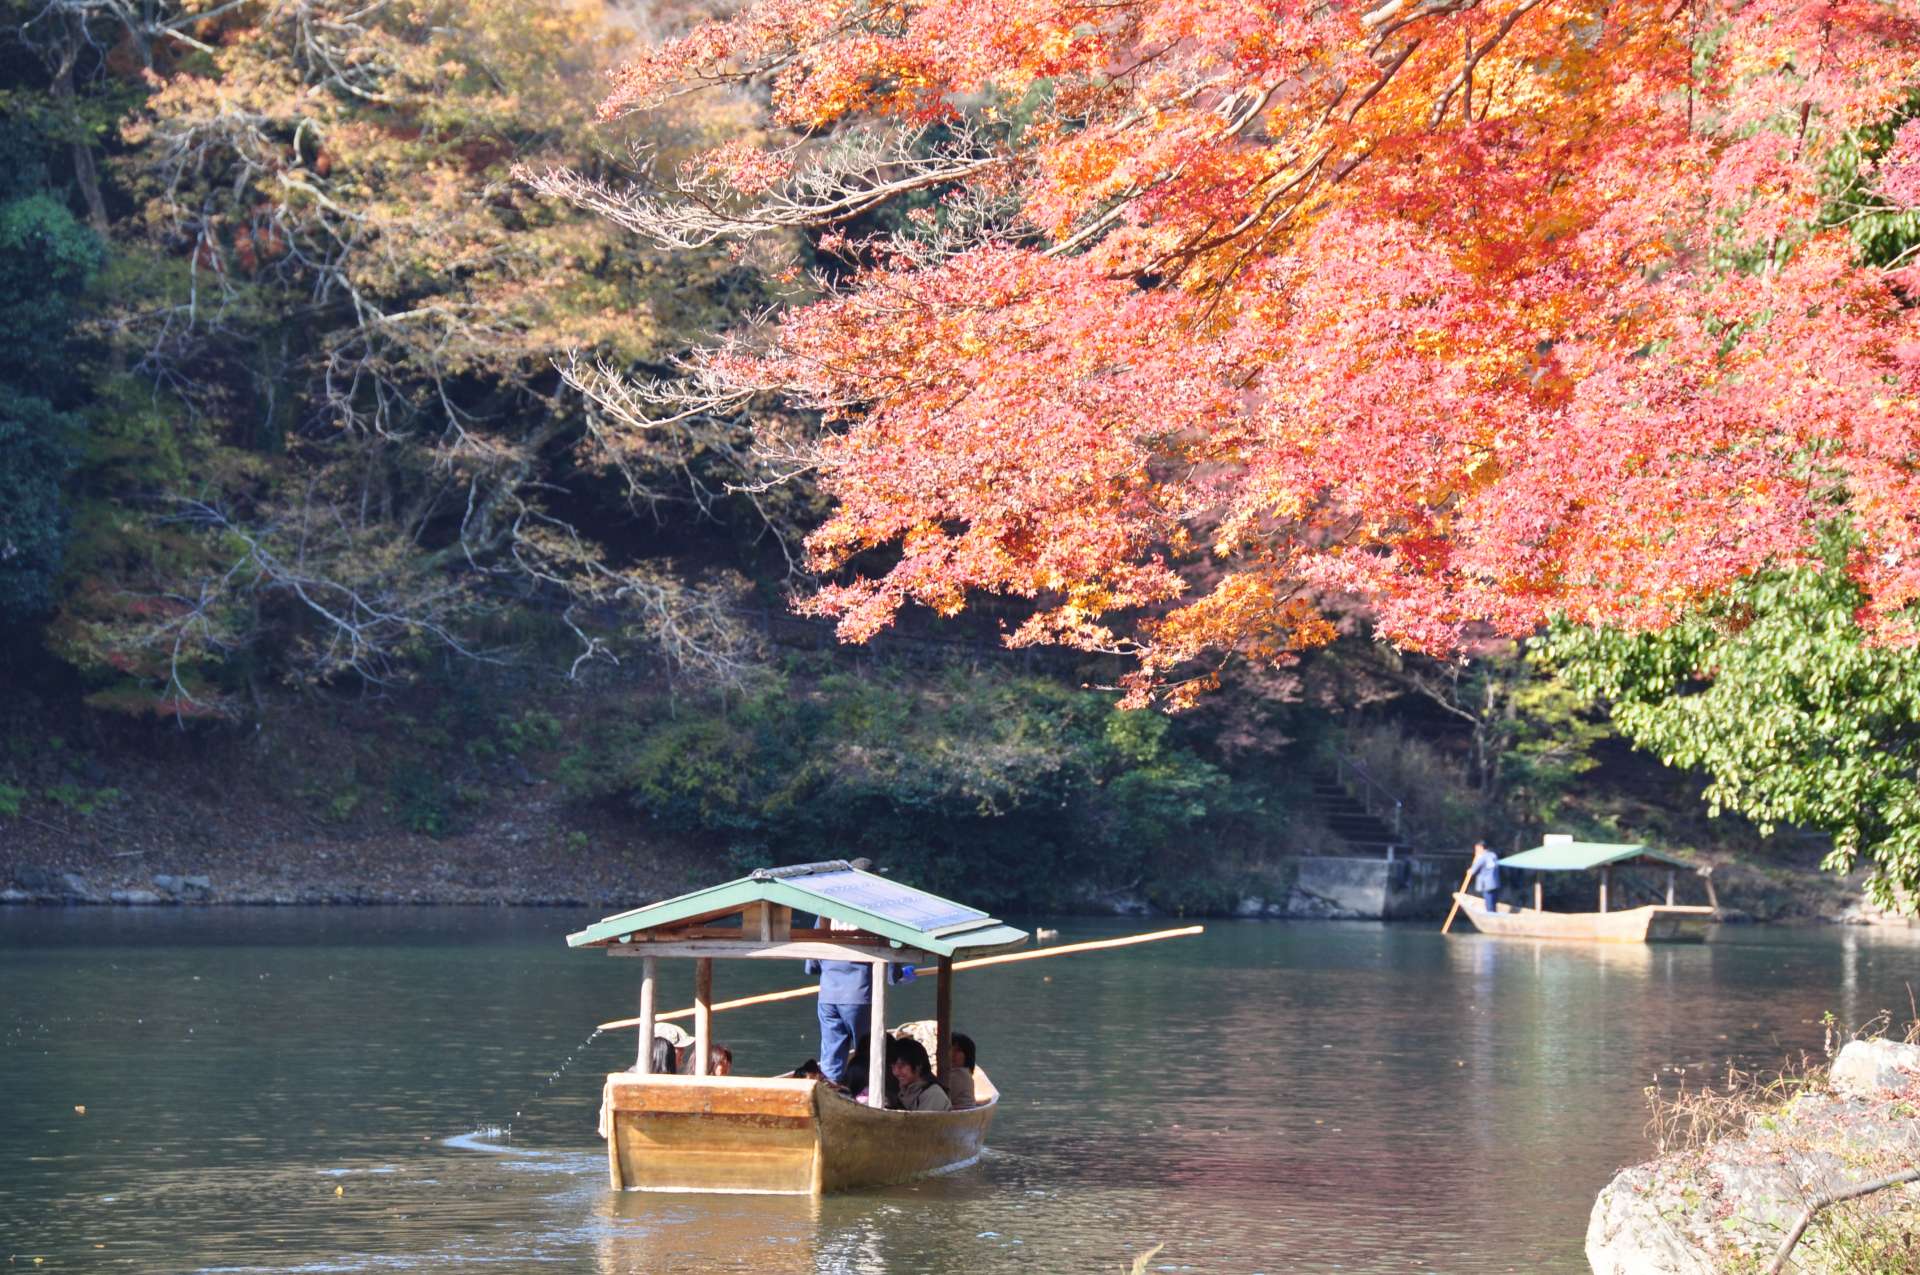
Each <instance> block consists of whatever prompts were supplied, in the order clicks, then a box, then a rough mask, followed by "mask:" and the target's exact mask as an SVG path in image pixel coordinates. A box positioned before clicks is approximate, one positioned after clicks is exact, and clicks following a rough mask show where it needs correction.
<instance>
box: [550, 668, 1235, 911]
mask: <svg viewBox="0 0 1920 1275" xmlns="http://www.w3.org/2000/svg"><path fill="white" fill-rule="evenodd" d="M560 776H561V780H562V782H563V783H564V784H565V785H566V787H567V789H568V790H569V792H571V793H572V794H573V795H575V796H577V797H581V798H586V799H594V800H612V801H617V802H620V803H622V804H624V805H626V806H628V807H629V808H631V809H634V810H636V811H639V812H641V813H644V814H645V815H647V816H648V817H649V818H651V819H653V820H656V821H658V822H659V823H660V824H661V825H662V826H663V827H665V828H667V829H669V830H671V831H675V832H680V833H686V834H694V835H701V836H707V837H711V838H714V839H716V840H718V841H719V842H720V843H721V844H722V845H723V846H724V848H725V852H726V854H727V856H728V859H729V861H730V863H731V864H732V865H733V866H734V867H736V868H739V869H742V870H745V869H748V868H752V867H758V866H764V865H765V864H767V863H769V862H772V861H773V860H774V859H775V858H778V859H780V860H782V861H789V862H790V861H794V860H801V859H815V858H834V857H842V856H853V855H861V854H865V855H869V856H871V857H873V858H875V859H876V860H879V861H881V862H882V863H883V864H885V865H886V866H887V867H889V868H890V869H891V870H892V871H894V872H895V873H897V874H898V875H900V876H902V877H903V878H906V879H910V880H912V881H914V882H916V883H918V884H921V885H924V886H926V887H927V888H929V889H932V890H936V891H947V892H952V893H955V894H963V895H964V896H965V897H967V898H969V899H977V900H979V901H980V902H981V903H982V904H984V905H987V906H993V907H1004V906H1022V905H1024V906H1047V905H1060V904H1066V903H1071V902H1072V901H1073V899H1074V897H1075V892H1076V891H1077V890H1081V889H1085V888H1087V887H1092V888H1095V889H1101V888H1126V889H1148V890H1157V891H1159V892H1160V893H1161V894H1162V895H1163V896H1164V897H1165V898H1167V899H1168V900H1171V901H1176V906H1179V907H1184V908H1188V909H1189V910H1204V909H1206V908H1208V907H1213V908H1217V907H1223V906H1226V905H1228V904H1230V903H1231V901H1232V900H1231V898H1229V897H1226V893H1227V892H1225V891H1224V890H1220V889H1216V888H1213V887H1208V888H1205V889H1203V888H1201V887H1199V886H1198V885H1196V884H1195V882H1196V881H1197V880H1198V879H1199V878H1201V877H1202V876H1205V875H1206V873H1205V872H1204V871H1203V869H1205V868H1206V867H1207V866H1208V865H1207V864H1206V863H1205V862H1204V860H1205V859H1206V857H1207V854H1208V851H1207V850H1206V849H1205V839H1204V838H1200V837H1197V836H1196V835H1195V831H1196V829H1198V828H1199V827H1201V826H1202V825H1205V824H1208V823H1210V822H1213V821H1216V820H1218V819H1220V818H1222V817H1224V816H1226V815H1227V814H1228V813H1229V812H1231V811H1232V810H1233V809H1235V803H1236V799H1235V794H1234V793H1233V791H1232V789H1231V785H1230V784H1229V782H1228V779H1227V776H1226V775H1225V774H1224V773H1223V772H1222V771H1221V770H1220V769H1219V768H1217V767H1216V766H1214V765H1212V764H1211V763H1209V762H1207V761H1205V760H1203V759H1202V758H1200V757H1199V756H1198V755H1196V754H1195V753H1194V752H1193V751H1192V750H1191V749H1190V748H1187V747H1185V746H1184V745H1183V744H1181V743H1180V742H1179V741H1178V740H1177V738H1176V732H1175V730H1174V728H1173V727H1172V726H1171V725H1170V724H1169V723H1168V721H1167V719H1166V718H1164V717H1161V716H1158V715H1154V714H1148V713H1132V712H1121V711H1120V710H1118V709H1116V708H1114V707H1113V705H1112V702H1111V700H1110V699H1108V698H1106V697H1104V696H1100V695H1096V694H1091V693H1088V692H1084V691H1080V690H1074V689H1070V688H1067V687H1064V686H1061V685H1059V684H1057V683H1053V682H1048V681H1045V680H1042V679H1034V678H1015V677H1007V676H1001V675H970V674H968V673H966V672H962V671H952V672H948V673H945V674H937V675H934V676H933V677H931V678H928V677H925V676H915V675H913V674H910V673H906V672H902V671H897V670H896V671H892V672H887V671H881V672H879V673H877V674H873V673H869V674H867V675H863V676H861V677H852V676H848V675H845V674H833V675H828V676H825V677H822V678H820V679H818V680H817V681H815V682H813V683H811V684H809V685H805V686H799V685H796V684H794V683H792V682H790V681H788V680H786V679H780V680H776V681H773V682H770V683H768V684H767V685H765V686H763V687H761V688H760V689H758V690H757V691H755V692H753V693H751V694H748V695H747V696H745V697H744V698H743V699H741V700H739V701H738V702H737V703H734V704H732V705H722V704H720V703H718V702H716V703H712V704H707V705H703V706H701V708H700V709H699V710H698V711H694V710H688V709H682V711H681V714H680V715H679V716H668V715H667V714H666V713H665V712H664V711H659V710H656V711H655V712H653V713H652V714H650V715H647V716H644V717H641V718H634V719H622V720H618V721H611V722H602V723H600V724H599V725H598V726H596V727H594V728H591V729H590V730H589V731H588V733H587V737H586V740H585V742H584V743H583V745H582V746H581V747H579V748H578V749H576V750H575V751H574V752H573V753H572V754H570V755H569V756H568V757H566V758H565V759H564V760H563V761H562V763H561V766H560ZM1216 896H1217V897H1216Z"/></svg>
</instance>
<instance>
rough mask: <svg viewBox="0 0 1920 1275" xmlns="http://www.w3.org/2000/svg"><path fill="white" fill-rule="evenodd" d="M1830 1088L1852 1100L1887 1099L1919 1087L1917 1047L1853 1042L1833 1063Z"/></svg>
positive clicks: (1849, 1043)
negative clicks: (1914, 1086)
mask: <svg viewBox="0 0 1920 1275" xmlns="http://www.w3.org/2000/svg"><path fill="white" fill-rule="evenodd" d="M1829 1075H1830V1077H1831V1079H1832V1081H1833V1087H1834V1088H1835V1089H1837V1090H1839V1091H1840V1092H1841V1093H1843V1094H1846V1095H1848V1096H1849V1097H1853V1098H1887V1097H1892V1096H1894V1095H1896V1094H1899V1093H1901V1092H1903V1091H1905V1090H1906V1089H1907V1088H1908V1087H1909V1086H1912V1085H1915V1084H1920V1045H1902V1044H1900V1043H1898V1042H1897V1041H1891V1040H1852V1041H1848V1042H1847V1044H1846V1045H1845V1046H1844V1047H1843V1048H1842V1049H1841V1050H1840V1056H1839V1057H1837V1058H1835V1059H1834V1060H1833V1070H1832V1071H1831V1072H1830V1073H1829Z"/></svg>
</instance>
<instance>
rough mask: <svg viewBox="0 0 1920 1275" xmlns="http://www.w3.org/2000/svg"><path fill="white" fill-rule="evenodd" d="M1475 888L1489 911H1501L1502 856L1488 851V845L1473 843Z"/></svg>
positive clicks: (1472, 870)
mask: <svg viewBox="0 0 1920 1275" xmlns="http://www.w3.org/2000/svg"><path fill="white" fill-rule="evenodd" d="M1470 871H1471V872H1472V875H1473V888H1474V890H1475V891H1477V892H1478V893H1479V895H1480V898H1481V899H1482V900H1483V901H1484V902H1485V903H1486V905H1487V911H1489V912H1498V911H1499V910H1500V856H1499V855H1497V854H1495V853H1494V852H1493V851H1491V850H1489V849H1487V843H1486V842H1484V841H1476V842H1474V843H1473V866H1472V868H1471V869H1470Z"/></svg>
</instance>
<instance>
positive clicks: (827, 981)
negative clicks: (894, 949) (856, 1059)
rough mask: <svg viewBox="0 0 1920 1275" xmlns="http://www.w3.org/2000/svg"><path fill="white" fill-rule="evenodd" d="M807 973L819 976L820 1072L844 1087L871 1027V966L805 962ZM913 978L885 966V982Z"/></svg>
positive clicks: (906, 968)
mask: <svg viewBox="0 0 1920 1275" xmlns="http://www.w3.org/2000/svg"><path fill="white" fill-rule="evenodd" d="M852 866H853V867H854V868H856V869H858V870H860V871H862V872H864V871H866V870H867V869H869V868H871V867H872V866H873V864H872V861H871V860H868V859H855V860H854V861H853V864H852ZM827 926H828V928H829V929H834V930H852V929H857V928H858V927H857V926H852V925H847V924H845V923H844V922H840V921H833V920H829V921H828V922H827ZM807 973H809V974H818V975H819V976H820V1008H819V1012H820V1070H821V1071H822V1072H823V1073H824V1074H825V1075H826V1078H827V1079H828V1080H829V1081H831V1082H832V1083H833V1084H836V1085H844V1084H846V1083H847V1080H846V1074H847V1059H848V1058H849V1057H850V1056H851V1055H852V1053H853V1049H854V1046H855V1045H857V1044H859V1043H860V1042H861V1041H863V1040H865V1039H866V1038H867V1032H868V1029H869V1028H870V1027H871V1026H872V1025H873V966H872V965H869V964H868V963H867V962H865V961H808V962H807ZM912 978H913V967H912V966H911V965H890V966H888V967H887V982H888V983H905V982H909V981H911V980H912ZM860 1079H862V1080H864V1079H865V1077H864V1076H863V1077H861V1078H860ZM852 1087H853V1088H858V1085H857V1084H855V1085H854V1086H852Z"/></svg>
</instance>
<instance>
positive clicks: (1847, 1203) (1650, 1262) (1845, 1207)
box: [1587, 1040, 1920, 1275]
mask: <svg viewBox="0 0 1920 1275" xmlns="http://www.w3.org/2000/svg"><path fill="white" fill-rule="evenodd" d="M1917 1101H1920V1045H1912V1044H1905V1043H1899V1042H1895V1041H1889V1040H1855V1041H1850V1042H1848V1043H1847V1044H1846V1045H1845V1046H1844V1047H1843V1048H1842V1049H1841V1050H1840V1052H1839V1053H1838V1055H1836V1056H1835V1057H1834V1060H1833V1065H1832V1066H1831V1068H1827V1067H1816V1068H1814V1069H1813V1070H1811V1071H1809V1072H1807V1073H1806V1074H1803V1075H1797V1076H1787V1077H1782V1078H1781V1079H1778V1080H1776V1081H1773V1082H1772V1083H1771V1084H1769V1085H1766V1086H1764V1087H1761V1088H1760V1089H1758V1090H1757V1091H1756V1092H1755V1093H1753V1094H1746V1095H1743V1094H1741V1093H1737V1092H1736V1093H1731V1094H1726V1093H1722V1094H1716V1093H1713V1092H1711V1091H1708V1092H1696V1093H1693V1094H1689V1095H1683V1096H1682V1097H1681V1098H1679V1099H1676V1100H1660V1101H1658V1102H1657V1104H1656V1119H1655V1124H1656V1127H1657V1128H1658V1130H1659V1132H1660V1135H1661V1137H1662V1140H1663V1142H1665V1143H1666V1144H1667V1145H1668V1147H1669V1149H1668V1151H1667V1154H1665V1155H1663V1156H1661V1157H1660V1158H1659V1159H1657V1160H1652V1161H1649V1162H1648V1163H1646V1164H1641V1165H1636V1166H1634V1167H1632V1168H1629V1169H1623V1170H1622V1171H1621V1172H1620V1173H1619V1174H1618V1175H1617V1176H1616V1177H1615V1178H1614V1180H1613V1181H1612V1182H1611V1183H1609V1184H1608V1185H1607V1187H1606V1189H1605V1190H1603V1191H1601V1193H1600V1196H1599V1198H1598V1199H1597V1200H1596V1201H1595V1202H1594V1207H1593V1214H1592V1217H1591V1218H1590V1220H1589V1223H1588V1228H1587V1259H1588V1261H1589V1262H1590V1263H1591V1264H1592V1267H1593V1270H1594V1272H1595V1275H1716V1273H1719V1272H1747V1271H1751V1272H1760V1271H1796V1272H1801V1271H1805V1272H1811V1271H1832V1272H1852V1271H1861V1272H1878V1271H1895V1270H1901V1271H1911V1270H1914V1269H1917V1268H1920V1183H1914V1182H1913V1181H1911V1176H1912V1173H1913V1171H1914V1166H1915V1165H1916V1163H1920V1111H1917V1110H1916V1106H1915V1103H1916V1102H1917Z"/></svg>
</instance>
